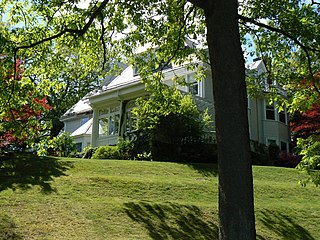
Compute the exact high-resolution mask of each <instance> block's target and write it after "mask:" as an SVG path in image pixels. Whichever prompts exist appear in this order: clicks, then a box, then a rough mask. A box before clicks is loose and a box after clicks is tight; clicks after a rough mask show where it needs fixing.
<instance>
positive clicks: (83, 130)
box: [71, 118, 93, 137]
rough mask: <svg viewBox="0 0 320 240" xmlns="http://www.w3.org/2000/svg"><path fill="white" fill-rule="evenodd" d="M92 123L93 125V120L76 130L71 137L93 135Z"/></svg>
mask: <svg viewBox="0 0 320 240" xmlns="http://www.w3.org/2000/svg"><path fill="white" fill-rule="evenodd" d="M92 123H93V119H92V118H91V119H90V120H89V121H87V122H86V123H85V124H83V125H82V126H81V127H79V128H78V129H76V130H75V131H74V132H73V133H71V137H75V136H80V135H91V133H92Z"/></svg>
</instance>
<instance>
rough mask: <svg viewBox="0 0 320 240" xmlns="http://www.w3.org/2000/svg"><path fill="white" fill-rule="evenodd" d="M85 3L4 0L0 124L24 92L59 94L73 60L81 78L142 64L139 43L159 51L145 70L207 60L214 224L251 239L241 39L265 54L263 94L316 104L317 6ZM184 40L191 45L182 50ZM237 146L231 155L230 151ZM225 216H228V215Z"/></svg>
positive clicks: (270, 1) (159, 0) (230, 1)
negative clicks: (214, 161) (214, 144)
mask: <svg viewBox="0 0 320 240" xmlns="http://www.w3.org/2000/svg"><path fill="white" fill-rule="evenodd" d="M83 3H84V2H80V1H79V0H72V1H61V0H50V1H49V0H27V1H25V0H23V1H22V0H3V1H1V3H0V12H1V16H2V19H1V20H2V22H1V24H0V43H1V45H0V46H1V47H0V50H1V61H2V62H1V63H2V66H3V67H4V68H5V69H6V70H8V69H9V70H10V69H12V67H13V75H10V78H9V79H8V78H6V77H5V76H8V74H7V73H5V72H2V73H1V79H0V81H1V86H0V87H1V88H2V89H1V90H3V91H1V92H0V102H1V103H0V104H1V110H0V111H1V112H0V121H1V122H0V124H1V127H0V130H1V129H3V128H4V120H5V117H6V116H5V114H6V113H7V112H10V111H12V109H17V108H22V107H23V106H24V105H25V104H27V103H28V104H30V103H31V102H32V100H31V99H30V98H31V94H30V93H31V92H32V97H35V96H36V97H38V99H43V97H47V98H48V99H50V97H51V96H52V95H53V92H55V93H57V92H59V91H61V89H62V87H63V86H62V85H61V82H59V81H60V80H61V79H62V78H65V76H64V75H63V73H66V72H68V71H69V70H71V71H74V70H76V69H77V68H78V67H79V66H80V67H81V71H83V73H82V74H83V77H84V78H86V77H87V76H88V74H89V73H92V72H95V71H96V69H98V68H101V69H103V71H101V77H102V76H103V75H104V74H109V73H111V72H113V71H117V63H119V62H124V63H128V64H139V62H140V63H141V54H138V53H139V49H138V48H139V47H141V46H149V47H146V48H145V51H144V52H145V54H147V52H148V50H151V49H152V51H154V53H155V56H156V57H155V58H154V59H153V64H146V65H145V66H144V71H141V72H140V74H141V75H142V77H144V76H149V75H152V68H153V67H154V66H151V65H154V64H155V65H157V66H162V65H165V64H167V63H169V62H175V63H177V64H179V63H183V62H187V61H190V60H191V59H190V57H191V56H192V60H194V59H198V60H200V61H204V62H207V63H209V64H210V66H211V69H212V72H213V83H214V84H213V85H214V89H213V91H214V95H215V107H216V113H217V114H216V123H217V135H218V157H219V159H220V160H219V161H220V162H219V169H220V170H219V171H220V173H219V178H220V201H221V204H220V207H221V208H220V212H221V215H220V221H221V225H222V226H224V227H223V228H220V234H221V236H222V238H225V239H228V238H232V236H238V237H239V239H241V238H242V239H254V234H253V232H254V221H252V219H253V218H254V216H253V212H252V209H253V193H252V175H251V166H250V163H248V162H245V163H243V162H244V161H246V159H248V158H249V142H248V139H249V135H248V127H247V126H248V123H247V116H246V114H247V109H246V101H247V100H246V99H247V98H246V89H245V69H244V60H243V53H242V52H241V46H240V40H241V41H242V43H243V44H244V46H249V45H250V44H252V41H251V39H253V40H254V44H255V47H256V49H257V55H258V56H259V57H261V58H263V59H269V61H268V64H267V68H268V77H269V79H270V83H271V82H272V83H274V84H270V90H272V91H270V94H271V97H272V98H273V99H274V100H276V101H277V102H279V103H283V104H287V105H290V106H291V107H292V109H307V108H309V107H311V106H312V105H314V104H318V103H319V88H320V87H319V85H320V84H319V72H320V66H319V64H320V63H319V53H320V46H319V42H320V41H319V40H320V39H319V38H320V34H319V26H320V24H319V21H320V16H319V13H320V11H319V10H320V3H319V2H317V1H314V0H312V1H307V0H303V1H302V0H281V1H278V0H267V1H264V0H263V1H262V0H259V1H251V0H244V1H235V0H227V1H210V0H202V1H201V0H189V1H187V0H152V1H150V0H148V1H146V0H140V1H133V0H132V1H127V0H102V1H99V0H91V1H88V2H86V3H87V4H86V5H85V6H84V4H83ZM239 24H240V29H239ZM239 32H240V33H241V35H240V33H239ZM247 34H251V36H252V37H250V38H248V37H247V36H248V35H247ZM186 40H191V41H192V42H194V43H196V44H197V46H198V47H187V46H186V45H185V41H186ZM206 48H208V49H209V57H208V54H207V51H206V50H205V49H206ZM247 50H248V49H247ZM65 51H66V52H69V53H70V54H65ZM249 54H250V53H249ZM142 55H143V54H142ZM18 59H19V60H20V61H21V62H22V66H23V69H24V71H23V73H22V76H21V80H19V78H20V77H19V78H18V76H17V68H16V64H15V63H16V62H17V60H18ZM62 63H63V64H62ZM70 63H74V64H75V65H73V66H74V67H75V68H72V67H70V66H72V64H70ZM68 67H70V69H69V70H68ZM195 67H196V66H195ZM53 76H55V77H53ZM78 77H79V76H76V77H75V78H78ZM94 79H96V78H94ZM302 83H303V84H302ZM278 86H280V87H286V89H287V92H288V98H282V97H281V95H278V94H277V93H278V90H279V88H278ZM31 87H32V91H30V88H31ZM38 95H39V96H38ZM235 116H237V117H235ZM230 126H231V127H230ZM1 131H2V130H1ZM234 152H237V156H236V157H235V155H232V153H234ZM229 165H230V166H229ZM231 165H232V166H231ZM231 173H235V174H231ZM238 173H241V174H238ZM242 174H243V175H242ZM230 175H231V176H232V178H230V177H229V176H230ZM228 177H229V178H230V179H231V180H230V179H228ZM232 181H233V182H232ZM237 189H238V190H237ZM240 190H243V191H242V192H241V191H240ZM236 198H237V199H238V200H239V199H241V204H240V203H239V202H236V201H233V199H236ZM246 202H248V204H247V205H246ZM237 204H238V207H237ZM242 204H243V205H242ZM250 204H251V205H252V206H251V205H250ZM226 209H228V210H226ZM248 209H249V210H248ZM247 210H248V211H247ZM242 211H244V212H242ZM232 212H233V214H232ZM237 214H238V215H237ZM229 215H232V217H231V218H228V216H229ZM243 216H247V217H245V218H244V217H243ZM241 219H242V220H241ZM250 219H251V220H250ZM226 221H227V222H228V221H231V223H230V222H229V224H228V223H226ZM240 223H241V224H240ZM243 228H245V229H249V231H248V232H246V231H245V230H241V229H243ZM238 231H240V232H238ZM249 232H250V233H249Z"/></svg>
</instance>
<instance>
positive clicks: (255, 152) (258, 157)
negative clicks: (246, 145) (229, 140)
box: [250, 141, 272, 165]
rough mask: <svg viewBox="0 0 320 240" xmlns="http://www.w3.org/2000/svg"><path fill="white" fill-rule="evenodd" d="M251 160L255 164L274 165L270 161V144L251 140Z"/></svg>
mask: <svg viewBox="0 0 320 240" xmlns="http://www.w3.org/2000/svg"><path fill="white" fill-rule="evenodd" d="M251 150H252V151H251V154H250V155H251V160H252V164H255V165H272V163H271V162H270V157H269V151H268V146H266V145H265V144H261V143H259V142H257V141H251Z"/></svg>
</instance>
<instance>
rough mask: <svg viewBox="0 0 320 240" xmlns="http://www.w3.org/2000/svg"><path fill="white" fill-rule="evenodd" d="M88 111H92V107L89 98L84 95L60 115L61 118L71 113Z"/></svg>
mask: <svg viewBox="0 0 320 240" xmlns="http://www.w3.org/2000/svg"><path fill="white" fill-rule="evenodd" d="M90 111H92V108H91V106H90V105H89V99H88V98H87V97H84V98H83V99H81V100H80V101H79V102H77V103H76V104H75V105H73V106H72V107H71V108H70V109H69V110H68V111H66V112H65V113H64V114H63V115H62V118H67V117H69V116H72V115H76V114H81V113H87V112H90Z"/></svg>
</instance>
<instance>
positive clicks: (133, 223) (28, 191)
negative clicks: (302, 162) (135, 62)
mask: <svg viewBox="0 0 320 240" xmlns="http://www.w3.org/2000/svg"><path fill="white" fill-rule="evenodd" d="M298 179H299V175H298V173H297V172H296V171H295V170H293V169H285V168H274V167H254V186H255V204H256V225H257V235H258V236H257V239H290V240H293V239H303V240H309V239H320V231H319V226H320V217H319V216H320V204H319V203H320V189H319V188H316V187H314V186H312V185H309V186H307V187H306V188H303V187H301V186H299V185H298V184H297V182H298ZM0 180H1V181H0V207H1V211H0V239H59V240H60V239H90V240H91V239H125V240H128V239H183V240H185V239H210V240H211V239H217V234H218V228H217V200H218V197H217V188H218V183H217V170H216V166H215V165H206V164H198V165H195V164H192V165H191V164H190V165H188V164H177V163H160V162H142V161H110V160H82V159H56V158H46V159H41V160H39V159H32V158H28V159H25V158H20V159H14V160H13V159H11V160H0Z"/></svg>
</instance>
